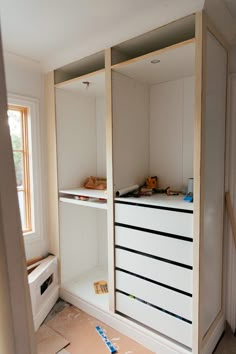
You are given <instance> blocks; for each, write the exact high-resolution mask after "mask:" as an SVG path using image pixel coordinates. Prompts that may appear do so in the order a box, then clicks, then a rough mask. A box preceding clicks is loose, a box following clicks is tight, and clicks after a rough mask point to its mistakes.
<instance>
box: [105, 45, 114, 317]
mask: <svg viewBox="0 0 236 354" xmlns="http://www.w3.org/2000/svg"><path fill="white" fill-rule="evenodd" d="M111 75H112V73H111V48H107V49H106V50H105V76H106V151H107V155H106V157H107V159H106V160H107V206H108V210H107V234H108V282H109V294H110V297H109V308H110V310H111V311H113V312H114V311H115V284H114V281H115V280H114V274H115V273H114V203H113V195H114V191H113V165H112V151H113V145H112V92H111V90H112V87H111V86H112V77H111Z"/></svg>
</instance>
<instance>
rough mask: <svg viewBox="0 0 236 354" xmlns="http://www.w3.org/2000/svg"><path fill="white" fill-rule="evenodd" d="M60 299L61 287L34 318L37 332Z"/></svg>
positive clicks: (57, 288)
mask: <svg viewBox="0 0 236 354" xmlns="http://www.w3.org/2000/svg"><path fill="white" fill-rule="evenodd" d="M58 299H59V285H58V286H56V287H55V289H53V292H52V294H51V296H49V298H48V299H47V301H46V302H45V304H44V306H43V307H42V308H41V310H40V312H38V313H37V315H36V316H35V317H34V329H35V331H37V330H38V328H39V326H40V325H41V323H42V322H43V320H44V319H45V317H46V316H47V315H48V313H49V312H50V311H51V309H52V307H53V306H54V305H55V303H56V302H57V300H58Z"/></svg>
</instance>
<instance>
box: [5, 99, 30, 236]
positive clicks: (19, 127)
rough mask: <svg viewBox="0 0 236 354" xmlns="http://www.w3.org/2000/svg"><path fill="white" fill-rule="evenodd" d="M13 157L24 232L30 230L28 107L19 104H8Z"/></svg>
mask: <svg viewBox="0 0 236 354" xmlns="http://www.w3.org/2000/svg"><path fill="white" fill-rule="evenodd" d="M8 123H9V127H10V134H11V142H12V150H13V158H14V163H15V171H16V184H17V193H18V201H19V208H20V215H21V224H22V230H23V232H24V233H26V232H30V231H32V219H31V209H32V207H31V193H30V160H29V134H28V126H29V109H28V108H27V107H21V106H13V105H9V106H8Z"/></svg>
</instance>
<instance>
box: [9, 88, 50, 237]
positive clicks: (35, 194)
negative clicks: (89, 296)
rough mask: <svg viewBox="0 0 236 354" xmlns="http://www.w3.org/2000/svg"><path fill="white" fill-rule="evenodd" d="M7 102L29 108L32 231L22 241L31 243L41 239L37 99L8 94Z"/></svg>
mask: <svg viewBox="0 0 236 354" xmlns="http://www.w3.org/2000/svg"><path fill="white" fill-rule="evenodd" d="M8 104H13V105H14V104H15V105H18V106H24V107H27V108H29V112H30V120H29V135H30V139H29V143H30V154H32V156H31V159H30V160H31V161H30V173H31V181H32V183H31V185H30V189H31V196H32V211H33V212H32V224H33V231H32V232H29V233H25V234H24V235H23V236H24V241H25V242H27V243H31V242H34V241H38V240H41V239H42V235H43V234H44V233H43V230H42V229H43V220H42V198H41V196H42V188H41V179H42V176H41V173H42V172H41V171H42V169H41V151H40V136H39V132H40V127H39V100H38V99H36V98H32V97H26V96H21V95H15V94H12V93H9V94H8Z"/></svg>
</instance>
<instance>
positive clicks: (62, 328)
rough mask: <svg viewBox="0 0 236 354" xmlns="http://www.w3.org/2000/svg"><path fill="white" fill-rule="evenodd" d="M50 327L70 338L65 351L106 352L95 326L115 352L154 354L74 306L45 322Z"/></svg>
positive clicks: (107, 351)
mask: <svg viewBox="0 0 236 354" xmlns="http://www.w3.org/2000/svg"><path fill="white" fill-rule="evenodd" d="M47 325H48V326H50V328H52V329H54V330H55V331H56V332H58V333H61V334H62V335H63V336H65V337H66V338H68V340H70V345H69V346H68V347H66V351H68V352H69V353H70V354H85V353H89V354H91V353H96V354H108V353H109V350H108V348H107V346H106V345H105V343H104V342H103V341H102V340H101V338H100V336H98V334H97V331H96V326H100V327H102V328H103V330H104V332H105V334H106V335H107V337H108V338H109V339H110V340H111V341H112V343H113V344H114V346H115V347H116V349H117V354H123V353H129V354H131V353H132V354H134V353H135V354H154V353H153V352H152V351H150V350H149V349H147V348H144V347H143V346H142V345H141V344H139V343H137V342H135V341H134V340H132V339H130V338H129V337H127V336H125V335H123V334H121V333H120V332H118V331H116V330H115V329H114V328H111V327H109V326H108V325H106V324H105V323H103V322H101V321H99V320H97V319H96V318H94V317H92V316H90V315H88V314H87V313H85V312H83V311H81V310H79V309H78V308H76V307H74V306H70V307H67V308H65V309H64V310H63V311H61V312H60V313H58V314H57V315H56V316H55V317H54V318H53V319H52V320H51V321H49V322H48V323H47Z"/></svg>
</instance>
